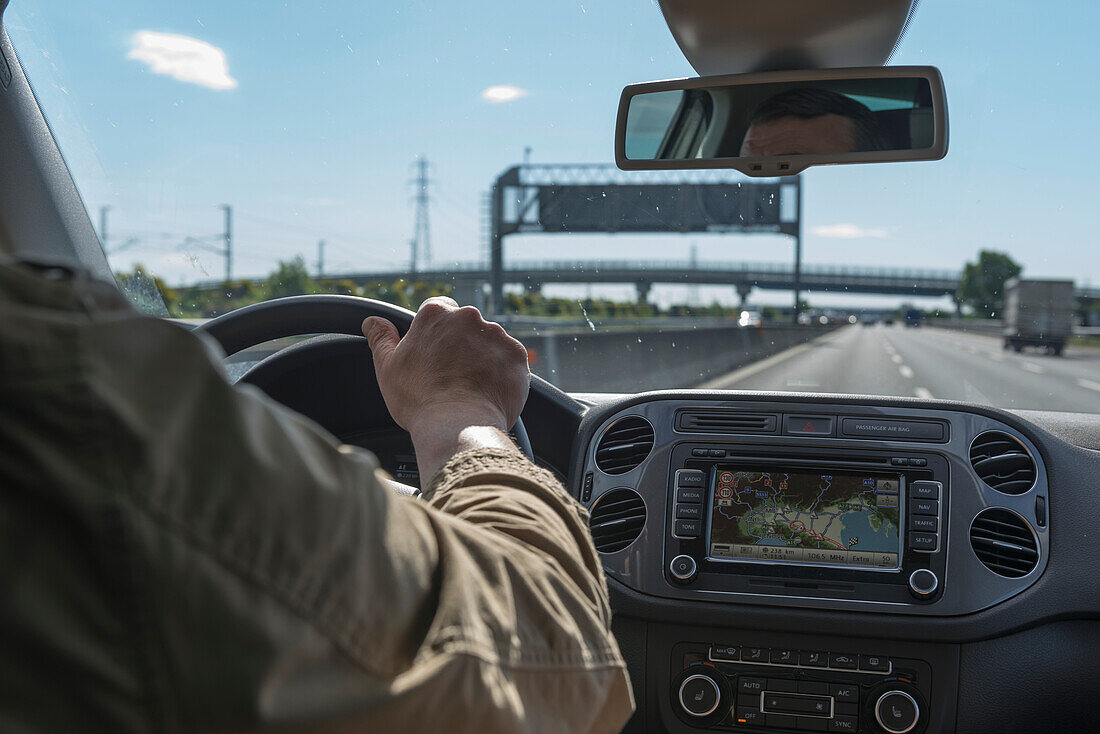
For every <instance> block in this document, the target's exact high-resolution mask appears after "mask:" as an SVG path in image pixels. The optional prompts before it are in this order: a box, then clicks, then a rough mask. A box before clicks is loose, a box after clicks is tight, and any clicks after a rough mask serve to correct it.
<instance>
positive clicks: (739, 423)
mask: <svg viewBox="0 0 1100 734" xmlns="http://www.w3.org/2000/svg"><path fill="white" fill-rule="evenodd" d="M778 426H779V416H778V415H776V414H775V413H734V412H732V411H728V410H681V411H680V412H679V414H677V416H676V428H677V429H679V430H681V431H689V432H695V433H775V431H776V428H778Z"/></svg>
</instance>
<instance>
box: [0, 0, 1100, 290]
mask: <svg viewBox="0 0 1100 734" xmlns="http://www.w3.org/2000/svg"><path fill="white" fill-rule="evenodd" d="M5 20H6V23H7V25H8V28H9V32H10V34H11V36H12V39H13V41H14V43H15V45H16V48H17V50H19V52H20V54H21V57H22V60H23V62H24V65H25V66H26V67H27V69H28V72H29V74H30V76H31V79H32V82H33V83H34V84H35V86H36V89H37V91H38V94H39V97H40V99H41V100H42V103H43V106H44V108H45V109H46V111H47V115H48V117H49V118H50V120H51V124H52V125H53V127H54V130H55V133H56V135H57V137H58V138H59V139H60V141H61V144H62V149H63V152H64V153H65V155H66V158H67V160H68V161H69V163H70V167H71V168H72V169H73V171H74V175H75V178H76V180H77V184H78V186H79V187H80V190H81V193H82V195H83V197H84V199H85V203H86V205H87V206H88V208H89V211H91V212H92V213H93V219H96V218H97V216H98V215H97V211H98V209H99V207H100V206H102V205H110V206H111V207H112V209H111V212H110V225H109V226H110V230H111V232H112V239H111V244H113V245H114V246H118V245H120V244H122V243H123V242H125V241H126V239H127V238H131V237H133V238H136V239H138V240H139V242H138V244H135V245H132V246H131V247H130V248H129V249H127V250H125V251H123V252H120V253H119V254H118V255H117V256H115V257H114V258H113V262H114V264H115V265H116V267H128V266H129V265H131V264H132V263H133V262H143V263H145V264H147V265H148V266H150V267H151V268H152V269H153V270H155V271H157V272H159V273H161V274H162V275H164V276H165V277H166V278H167V279H168V280H170V281H184V280H196V279H207V278H209V277H215V276H218V275H220V273H221V271H222V265H221V262H220V260H219V258H218V257H217V256H215V255H213V254H211V253H207V252H205V251H202V250H200V249H197V248H194V247H191V248H189V249H188V250H186V251H181V250H179V248H178V245H179V243H180V242H182V241H183V240H184V238H186V237H188V236H197V237H204V236H209V235H212V234H214V233H216V232H218V231H220V228H221V216H222V215H221V212H220V211H219V210H218V208H217V207H218V205H219V204H222V203H232V204H233V205H234V211H235V215H236V222H235V225H236V226H235V237H236V243H237V251H238V255H237V267H236V272H237V273H240V274H242V275H249V274H252V275H255V274H263V273H266V272H268V271H270V270H271V269H272V267H273V265H274V263H275V261H276V260H278V259H280V258H284V259H285V258H288V257H292V256H294V255H295V254H298V253H302V254H304V255H305V256H306V258H307V260H309V261H310V262H312V260H313V259H314V257H315V253H316V242H317V240H318V239H320V238H324V239H326V240H327V242H328V246H327V250H326V261H327V262H326V264H327V268H328V269H329V270H340V269H358V270H362V269H371V268H376V267H384V266H394V265H398V264H400V263H405V262H407V259H408V244H407V243H408V240H409V238H410V236H411V234H412V224H413V209H412V206H411V203H410V198H411V194H412V193H413V189H412V188H411V187H410V186H409V184H408V183H407V182H408V179H409V178H410V175H411V164H412V161H413V160H414V158H415V157H416V156H417V155H419V154H423V155H425V156H427V157H428V159H429V160H430V161H431V164H432V175H433V186H432V191H433V195H434V198H433V207H432V229H433V249H434V256H435V257H434V259H435V261H436V262H449V261H456V260H462V261H469V260H474V259H478V258H479V257H480V255H481V242H480V239H479V226H478V211H479V206H480V199H481V196H482V194H483V192H485V191H486V190H487V189H488V186H489V185H490V183H491V181H492V180H493V178H494V177H495V176H496V175H497V174H499V173H500V172H501V171H502V170H504V169H505V168H507V167H508V166H510V165H512V164H514V163H517V162H519V160H520V159H521V158H522V156H523V150H524V147H525V146H531V147H532V149H533V154H532V160H533V161H535V162H542V163H557V162H606V161H609V160H610V159H611V156H612V132H613V125H614V115H615V108H616V105H617V102H618V97H619V93H620V91H621V89H622V87H623V85H625V84H628V83H631V82H636V81H646V80H650V79H660V78H669V77H676V76H689V75H692V74H693V72H692V69H691V68H690V66H689V65H688V64H687V62H686V61H685V60H684V58H683V56H682V54H681V53H680V51H679V49H678V47H677V46H676V44H675V42H674V41H673V39H672V37H671V35H670V33H669V31H668V29H667V27H666V26H665V24H664V21H663V18H662V17H661V14H660V11H659V9H658V8H657V6H656V4H655V3H654V2H652V0H630V1H628V2H616V3H611V2H599V3H597V2H595V1H594V0H593V1H592V2H590V3H589V2H585V3H576V2H559V3H515V2H507V3H506V2H497V1H496V0H492V1H491V2H477V3H454V2H439V3H405V2H384V1H382V0H371V1H370V2H362V1H361V0H359V1H355V2H351V1H344V0H338V1H337V2H325V3H305V2H297V3H295V2H288V3H282V4H275V3H269V2H240V1H234V2H224V1H222V2H207V1H205V0H199V1H192V2H186V3H185V2H179V3H172V4H169V3H165V2H154V3H150V2H138V1H137V0H103V1H98V2H95V3H86V2H56V1H55V2H52V3H47V2H43V1H42V0H12V2H11V7H9V9H8V11H7V15H6V18H5ZM1098 27H1100V3H1095V2H1092V1H1090V0H1086V1H1082V2H1059V3H1050V4H1045V3H1035V2H1021V1H1015V2H1011V1H1010V2H1003V1H998V2H985V1H984V0H983V1H982V2H972V1H970V0H922V2H921V4H920V7H919V9H918V11H917V14H916V17H915V19H914V22H913V24H912V25H911V27H910V30H909V33H908V35H907V37H906V39H905V40H904V41H903V43H902V45H901V47H900V49H899V52H898V53H897V54H896V55H895V57H894V58H893V59H892V62H891V63H894V64H932V65H936V66H939V67H940V69H941V70H942V72H943V76H944V79H945V83H946V86H947V95H948V102H949V109H950V116H951V120H950V122H951V149H950V152H949V153H948V156H947V158H946V159H945V160H943V161H939V162H935V163H913V164H891V165H879V166H849V167H836V168H831V169H824V168H818V169H811V170H810V171H809V172H808V173H807V174H805V197H806V201H805V210H804V216H805V225H804V226H805V231H806V237H805V260H806V261H807V262H810V263H850V264H866V265H897V266H916V267H929V268H952V269H953V268H958V267H960V266H961V264H962V263H963V262H964V261H965V260H967V259H968V258H972V257H973V256H974V254H975V253H976V252H977V250H978V249H980V248H994V249H1002V250H1006V251H1008V252H1010V253H1011V254H1012V255H1013V256H1014V257H1016V258H1017V259H1018V260H1020V261H1021V262H1022V263H1023V264H1024V265H1025V273H1027V274H1029V275H1032V276H1052V277H1054V276H1057V277H1074V278H1076V279H1077V280H1078V281H1079V282H1088V283H1090V284H1092V285H1100V248H1098V247H1097V237H1096V234H1095V230H1094V228H1093V225H1092V222H1091V216H1090V215H1091V213H1092V207H1093V201H1094V200H1095V199H1097V196H1098V194H1100V185H1098V183H1097V180H1096V178H1095V173H1094V169H1096V168H1097V164H1100V152H1098V146H1097V143H1096V138H1097V131H1098V125H1097V120H1098V119H1100V100H1098V99H1097V97H1096V95H1095V89H1096V88H1097V77H1098V76H1100V53H1098V52H1097V50H1096V45H1095V40H1094V35H1095V30H1096V29H1097V28H1098ZM142 31H146V32H154V33H164V34H174V35H181V36H187V37H190V38H193V39H197V40H199V41H202V42H205V43H206V44H209V45H210V46H211V47H215V48H216V49H220V51H221V52H222V53H224V59H225V65H226V68H225V69H224V75H223V77H221V83H220V86H222V87H225V88H210V86H209V85H204V84H202V83H194V81H186V80H183V81H181V80H179V79H177V78H175V77H173V76H171V75H170V74H164V73H156V72H155V71H154V70H153V67H152V66H151V62H150V61H149V60H148V56H146V60H144V61H143V60H141V58H128V55H129V56H133V55H134V53H135V52H134V49H135V48H136V47H138V46H140V43H139V41H138V34H139V33H140V32H142ZM154 54H155V49H154ZM138 56H141V54H140V53H138ZM216 71H217V70H215V72H216ZM212 79H213V82H211V80H210V79H207V83H208V84H209V83H213V84H214V85H215V86H218V85H219V84H218V79H217V74H216V73H215V74H214V77H212ZM227 79H229V80H231V81H232V82H233V84H232V85H230V84H229V83H228V81H227ZM493 85H512V86H515V87H518V88H521V89H522V90H524V91H525V92H526V93H525V94H524V95H523V96H520V97H519V98H517V99H514V100H512V101H507V102H498V103H493V102H489V101H486V100H485V99H483V97H482V92H483V90H485V89H486V88H487V87H490V86H493ZM842 224H843V225H850V226H848V227H837V226H836V225H842ZM838 231H839V232H841V233H845V234H847V235H849V236H847V237H837V236H828V235H829V234H830V233H832V234H833V235H835V234H836V233H837V232H838ZM851 235H855V236H851ZM692 245H695V246H696V247H698V249H699V257H700V259H702V260H753V261H786V260H789V259H790V257H791V247H790V243H789V241H788V240H787V239H786V238H780V237H769V236H760V235H754V236H722V237H718V236H698V237H690V236H689V237H682V238H673V239H670V238H667V237H631V238H628V237H625V236H615V237H562V236H555V237H552V238H551V237H540V238H535V237H527V238H522V239H520V238H514V239H513V241H512V243H510V245H509V255H510V256H511V257H514V258H517V259H525V260H526V259H538V258H541V257H546V258H569V257H577V258H595V257H604V258H621V257H624V256H627V255H629V254H632V255H636V256H638V257H643V258H665V257H668V258H684V259H686V258H687V256H688V252H689V249H690V247H691V246H692ZM682 294H683V291H675V290H667V291H666V292H665V294H664V296H661V297H662V299H667V298H676V297H678V295H682ZM715 295H719V296H721V297H722V298H723V299H725V298H726V297H730V298H732V293H727V292H726V291H724V290H720V291H706V292H704V293H703V297H704V298H707V299H709V298H710V297H712V296H715ZM759 300H760V301H761V302H768V301H772V302H776V301H778V302H785V301H786V300H789V296H786V297H785V296H784V295H783V294H772V295H771V296H768V297H761V298H760V299H759ZM847 300H851V299H850V298H849V299H847Z"/></svg>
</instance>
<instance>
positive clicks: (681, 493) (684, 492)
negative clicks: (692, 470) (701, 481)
mask: <svg viewBox="0 0 1100 734" xmlns="http://www.w3.org/2000/svg"><path fill="white" fill-rule="evenodd" d="M703 492H704V490H703V488H702V487H680V488H679V489H677V490H676V501H677V502H694V503H696V504H698V503H700V502H702V501H703Z"/></svg>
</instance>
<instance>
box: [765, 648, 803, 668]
mask: <svg viewBox="0 0 1100 734" xmlns="http://www.w3.org/2000/svg"><path fill="white" fill-rule="evenodd" d="M771 662H773V663H776V664H777V665H797V664H798V651H796V650H772V654H771Z"/></svg>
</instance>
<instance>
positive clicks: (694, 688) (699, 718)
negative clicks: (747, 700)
mask: <svg viewBox="0 0 1100 734" xmlns="http://www.w3.org/2000/svg"><path fill="white" fill-rule="evenodd" d="M671 693H672V702H673V706H674V708H675V709H676V713H677V714H678V715H679V717H680V719H681V720H683V721H685V722H687V723H690V724H691V725H693V726H710V725H711V724H716V723H718V721H719V720H721V719H722V717H723V716H725V715H726V713H727V712H728V711H729V710H730V702H731V701H732V697H731V694H730V686H729V683H728V682H727V681H726V676H724V675H722V674H721V673H720V672H718V671H717V670H716V669H715V668H714V666H712V665H707V664H701V663H697V664H695V665H692V666H690V667H688V668H687V669H686V670H684V671H683V672H682V673H680V675H679V676H677V677H676V678H675V679H674V680H673V681H672V691H671Z"/></svg>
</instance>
